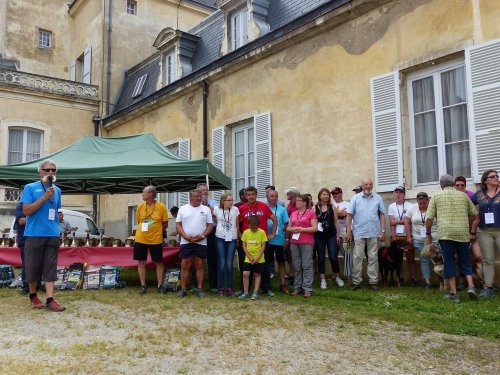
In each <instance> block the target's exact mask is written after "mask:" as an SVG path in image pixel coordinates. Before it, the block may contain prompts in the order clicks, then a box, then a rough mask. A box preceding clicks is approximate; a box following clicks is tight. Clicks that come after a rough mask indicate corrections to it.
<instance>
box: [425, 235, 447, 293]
mask: <svg viewBox="0 0 500 375" xmlns="http://www.w3.org/2000/svg"><path fill="white" fill-rule="evenodd" d="M420 255H421V256H423V257H426V258H427V259H430V261H431V262H432V264H433V266H434V267H433V269H434V272H435V273H436V275H437V276H438V279H439V289H441V290H444V289H445V288H447V287H448V285H447V283H446V285H445V281H446V280H445V279H444V278H443V275H444V259H443V254H442V253H441V248H440V247H439V245H437V244H435V243H426V244H425V245H424V248H423V249H422V253H421V254H420Z"/></svg>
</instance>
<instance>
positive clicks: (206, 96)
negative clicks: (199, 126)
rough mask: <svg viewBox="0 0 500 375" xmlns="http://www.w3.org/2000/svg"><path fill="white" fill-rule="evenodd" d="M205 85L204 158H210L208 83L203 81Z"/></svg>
mask: <svg viewBox="0 0 500 375" xmlns="http://www.w3.org/2000/svg"><path fill="white" fill-rule="evenodd" d="M202 84H203V157H204V158H207V157H208V110H207V98H208V83H207V81H206V80H203V81H202Z"/></svg>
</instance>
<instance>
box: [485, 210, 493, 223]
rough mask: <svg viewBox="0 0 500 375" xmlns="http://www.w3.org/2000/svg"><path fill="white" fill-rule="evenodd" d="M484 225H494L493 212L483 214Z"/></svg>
mask: <svg viewBox="0 0 500 375" xmlns="http://www.w3.org/2000/svg"><path fill="white" fill-rule="evenodd" d="M484 223H485V224H495V217H494V216H493V212H486V213H485V214H484Z"/></svg>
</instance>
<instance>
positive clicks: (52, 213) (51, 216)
mask: <svg viewBox="0 0 500 375" xmlns="http://www.w3.org/2000/svg"><path fill="white" fill-rule="evenodd" d="M55 219H56V210H54V209H53V208H49V220H55Z"/></svg>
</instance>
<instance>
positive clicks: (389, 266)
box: [378, 241, 407, 288]
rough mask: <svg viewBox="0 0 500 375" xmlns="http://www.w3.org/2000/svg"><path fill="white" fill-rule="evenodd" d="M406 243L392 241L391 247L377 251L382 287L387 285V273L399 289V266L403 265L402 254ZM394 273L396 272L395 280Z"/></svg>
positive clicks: (384, 247)
mask: <svg viewBox="0 0 500 375" xmlns="http://www.w3.org/2000/svg"><path fill="white" fill-rule="evenodd" d="M406 245H407V242H406V241H392V242H391V246H389V247H387V246H383V247H381V248H380V249H378V267H379V269H380V274H381V275H382V282H383V283H384V287H387V285H388V283H389V273H390V274H391V278H392V281H393V282H394V281H396V284H397V286H398V288H401V284H400V283H399V278H400V276H401V275H400V273H401V265H402V264H403V253H404V252H405V251H406V249H405V246H406ZM394 272H396V280H394Z"/></svg>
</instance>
